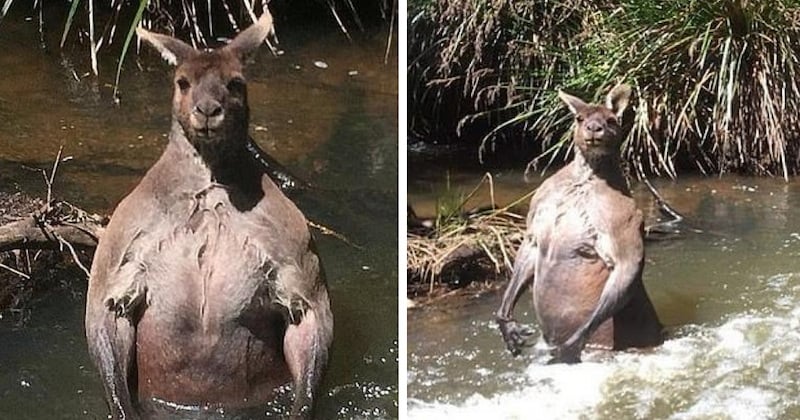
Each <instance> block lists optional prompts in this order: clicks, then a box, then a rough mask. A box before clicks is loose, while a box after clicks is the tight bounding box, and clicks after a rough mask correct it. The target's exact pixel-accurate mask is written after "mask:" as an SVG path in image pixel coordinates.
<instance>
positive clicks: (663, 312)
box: [407, 169, 800, 419]
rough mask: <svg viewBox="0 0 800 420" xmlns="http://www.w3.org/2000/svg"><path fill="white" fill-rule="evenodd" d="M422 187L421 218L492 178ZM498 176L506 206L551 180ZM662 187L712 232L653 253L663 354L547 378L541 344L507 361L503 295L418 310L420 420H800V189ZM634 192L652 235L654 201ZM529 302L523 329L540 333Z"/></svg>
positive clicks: (712, 183)
mask: <svg viewBox="0 0 800 420" xmlns="http://www.w3.org/2000/svg"><path fill="white" fill-rule="evenodd" d="M415 174H416V178H415V179H412V180H410V181H409V202H410V203H411V204H412V205H415V207H416V208H418V209H419V213H421V214H430V213H429V212H430V211H432V209H433V208H434V206H435V203H436V197H437V196H441V195H443V194H445V191H448V187H447V184H448V181H447V179H448V178H449V185H450V186H449V191H450V192H449V193H446V194H452V195H455V196H458V195H460V194H465V193H466V192H468V191H470V190H471V189H472V188H473V186H474V185H475V184H477V182H478V180H479V179H480V176H481V175H480V174H477V173H475V172H469V171H467V172H464V171H458V170H453V171H451V172H450V173H449V176H448V174H447V173H446V172H445V170H443V169H429V170H419V171H416V172H415ZM494 175H495V176H494V180H495V193H496V196H497V197H498V201H499V202H501V203H506V202H508V200H511V199H513V198H516V197H518V196H519V195H521V194H523V193H524V192H527V191H529V190H530V189H531V188H533V187H534V186H535V185H536V184H537V183H538V182H540V180H541V179H540V178H535V179H533V180H531V183H526V182H525V181H524V180H523V176H522V173H521V171H500V172H497V173H495V174H494ZM655 184H656V186H657V187H658V188H659V189H660V190H661V191H662V193H663V195H664V196H665V198H667V200H668V201H669V202H670V203H672V204H673V205H674V207H676V208H677V209H679V210H680V211H682V212H684V213H685V214H686V215H687V216H688V219H689V225H690V226H692V227H694V228H697V229H698V230H700V231H701V232H699V233H686V234H685V235H683V236H682V237H681V239H679V240H673V241H664V242H655V243H648V244H647V245H646V258H647V260H646V261H647V265H646V267H645V272H644V281H645V286H646V287H647V290H648V292H649V294H650V296H651V298H652V300H653V303H654V305H655V307H656V310H657V311H658V314H659V316H660V318H661V320H662V322H663V323H664V324H665V325H666V326H667V327H668V330H669V338H668V340H667V341H666V342H665V343H664V345H663V346H661V347H659V348H656V349H653V350H648V351H639V352H636V351H630V352H618V353H614V354H609V353H606V352H600V351H588V352H586V353H584V363H582V364H578V365H574V366H566V365H547V364H546V362H547V361H548V360H549V354H548V348H547V346H546V345H545V344H544V342H543V341H542V340H541V338H539V339H538V341H537V343H536V345H535V346H534V347H533V348H532V349H530V351H528V353H527V354H525V355H523V356H522V357H519V358H513V357H511V356H510V355H509V354H508V353H507V351H506V350H505V347H504V345H503V342H502V339H501V337H500V333H499V331H498V330H497V329H496V327H495V324H494V322H493V315H492V314H493V312H494V311H495V310H496V308H497V307H498V305H499V303H500V298H501V293H502V290H500V291H498V292H495V293H491V294H488V295H481V296H480V297H475V298H471V299H470V298H467V299H458V300H455V301H451V302H449V303H448V304H444V305H438V306H436V307H425V308H421V309H413V310H409V311H408V343H409V344H408V365H409V372H408V375H407V379H408V396H409V403H408V407H409V414H410V416H409V417H410V418H415V419H445V418H509V419H530V418H536V419H628V418H631V419H632V418H641V419H752V418H758V419H772V418H774V419H789V418H800V400H798V398H797V395H798V393H800V382H798V381H797V372H798V368H800V259H799V258H798V257H800V180H798V179H792V180H790V181H789V182H784V181H783V180H780V179H760V178H759V179H756V178H747V177H736V176H724V177H721V178H718V177H711V178H700V177H691V176H682V177H680V178H679V179H678V180H677V181H675V182H672V181H667V180H657V181H656V182H655ZM634 187H635V196H636V199H637V201H638V203H639V205H640V206H641V208H642V209H643V210H644V211H645V213H646V214H647V219H648V221H654V220H655V218H656V217H657V216H658V215H657V212H656V209H655V206H654V205H653V200H652V198H651V197H650V195H649V193H648V192H647V190H646V189H645V188H643V187H642V186H641V185H636V184H635V185H634ZM487 196H488V194H482V195H481V198H479V199H477V200H475V201H474V204H481V202H483V203H486V202H488V198H486V197H487ZM524 296H525V297H523V299H522V300H521V301H520V305H518V306H517V310H516V317H517V319H518V320H520V321H522V322H524V323H526V324H528V325H531V326H533V327H534V329H536V325H535V324H536V323H535V320H534V318H535V317H534V315H533V312H532V308H531V307H532V302H531V298H530V294H525V295H524ZM537 334H538V330H537Z"/></svg>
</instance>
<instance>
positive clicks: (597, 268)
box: [534, 259, 614, 348]
mask: <svg viewBox="0 0 800 420" xmlns="http://www.w3.org/2000/svg"><path fill="white" fill-rule="evenodd" d="M541 274H542V275H541V276H540V277H537V278H536V279H535V280H534V306H535V310H536V316H537V318H538V320H539V324H540V326H541V328H542V332H543V335H544V338H545V341H547V342H548V344H553V345H559V344H563V343H564V342H565V341H567V339H568V338H569V337H570V336H571V335H572V333H574V332H575V331H576V330H577V329H578V327H580V326H581V325H582V324H583V323H584V322H586V321H587V320H588V319H589V317H590V316H591V314H592V312H593V311H594V309H595V308H596V307H597V303H598V301H599V300H600V294H601V293H602V291H603V287H604V286H605V283H606V280H607V279H608V275H609V270H608V268H607V267H606V265H605V264H604V263H603V262H602V261H600V260H593V261H592V260H583V259H571V260H568V261H557V262H552V263H551V264H549V267H547V269H545V270H541ZM613 337H614V332H613V323H612V322H611V320H609V321H606V322H604V323H603V324H602V325H601V326H600V327H599V328H598V329H597V330H596V331H595V333H594V334H593V335H592V336H591V337H590V339H589V343H591V344H595V345H599V346H602V347H609V348H611V347H613Z"/></svg>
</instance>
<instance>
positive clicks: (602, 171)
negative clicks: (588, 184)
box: [572, 147, 630, 195]
mask: <svg viewBox="0 0 800 420" xmlns="http://www.w3.org/2000/svg"><path fill="white" fill-rule="evenodd" d="M572 167H573V175H574V176H575V178H576V179H578V181H579V182H584V181H588V180H590V179H592V178H597V179H600V180H603V181H605V182H606V184H608V185H609V186H610V187H611V188H614V189H616V190H618V191H620V192H622V193H623V194H625V195H630V191H629V188H628V182H627V180H626V179H625V175H624V174H623V173H622V164H621V161H620V159H619V156H618V155H617V154H616V153H611V154H595V155H593V156H591V157H587V156H584V154H583V152H581V150H580V149H578V148H577V147H576V148H575V159H574V160H573V161H572Z"/></svg>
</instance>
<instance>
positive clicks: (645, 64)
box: [409, 0, 800, 177]
mask: <svg viewBox="0 0 800 420" xmlns="http://www.w3.org/2000/svg"><path fill="white" fill-rule="evenodd" d="M420 3H424V6H422V7H420V8H419V9H418V10H417V11H416V12H412V13H410V15H409V18H410V19H412V18H414V19H417V21H412V22H411V23H410V25H409V28H410V30H411V31H412V33H410V34H409V59H410V61H411V63H412V65H410V66H409V84H410V88H411V89H412V90H413V92H414V93H413V94H412V93H410V94H409V102H410V107H412V108H413V109H414V111H412V112H411V113H410V114H409V115H410V125H411V127H410V129H411V130H413V132H415V133H417V134H418V135H419V136H422V137H425V136H427V135H430V134H435V135H438V136H440V137H441V132H442V131H443V132H444V133H445V134H444V135H445V136H447V135H450V136H451V139H455V141H464V140H465V139H464V138H463V136H462V137H461V138H459V134H463V132H464V130H463V128H464V126H465V125H468V124H474V123H475V122H476V121H479V120H480V118H483V117H484V116H487V115H491V116H492V121H491V123H490V124H486V125H485V127H481V129H480V130H477V132H471V133H470V136H471V138H473V139H479V140H482V141H481V142H478V145H477V147H480V150H481V152H482V153H493V151H494V152H495V153H501V152H502V150H499V149H498V150H495V149H493V147H494V146H496V145H497V144H498V139H502V138H503V137H509V136H510V137H515V138H524V141H526V142H536V143H537V146H538V148H539V151H540V152H542V153H541V155H540V156H538V158H539V161H541V160H542V159H544V160H545V161H546V162H549V161H551V160H552V159H554V158H559V159H560V158H562V157H564V156H565V155H566V153H565V152H566V150H567V148H568V147H569V142H568V141H566V135H567V134H568V131H569V126H570V124H571V121H570V118H569V116H568V115H567V112H566V110H565V109H564V107H563V106H562V105H561V104H560V103H559V101H558V99H557V97H556V96H555V91H556V90H557V89H564V90H567V91H570V92H572V93H575V94H579V95H581V96H584V97H586V98H593V99H596V100H597V99H600V97H601V95H602V94H603V92H605V91H607V90H608V89H609V88H610V87H612V86H613V85H615V84H617V83H620V82H623V81H624V82H627V83H630V84H632V85H633V86H634V89H635V91H636V94H637V97H638V104H637V106H636V108H635V109H636V112H635V115H633V116H632V117H631V118H632V120H631V122H630V123H631V124H632V132H631V136H630V137H629V139H628V141H627V142H626V144H625V146H624V150H623V154H624V156H625V157H626V158H627V160H628V161H629V162H630V163H632V164H633V165H635V166H636V167H637V169H638V171H637V172H640V171H644V172H656V173H660V174H666V175H670V176H675V175H676V173H677V172H678V171H679V170H680V169H691V168H695V169H697V170H699V171H702V172H705V173H711V172H714V173H722V172H727V171H736V172H745V173H754V174H770V175H780V176H784V177H787V176H789V175H790V174H793V173H796V172H797V171H798V169H800V151H799V150H798V146H797V144H798V141H800V130H798V128H799V127H798V113H799V112H800V111H798V110H800V91H798V87H797V82H796V80H797V76H798V71H800V68H798V65H800V64H798V63H800V1H797V0H792V1H789V0H777V1H773V2H763V1H745V0H738V1H735V0H709V1H698V0H675V1H671V2H664V1H656V0H616V1H598V2H589V1H578V0H562V1H542V0H525V1H513V2H512V1H503V0H498V1H493V2H488V3H487V2H482V1H478V0H453V1H447V0H439V1H436V2H420ZM412 4H417V3H414V2H412ZM486 7H489V8H490V9H489V10H486V9H485V8H486ZM482 8H483V9H482ZM487 14H489V15H491V17H487V16H486V15H487ZM455 16H458V19H455ZM458 22H460V23H458ZM470 22H472V23H470ZM431 28H432V29H431ZM425 31H429V32H430V33H429V34H428V36H426V35H425V33H424V32H425ZM419 40H423V41H422V42H424V43H425V45H424V46H425V48H419V44H420V43H421V41H419ZM412 44H414V45H412ZM453 51H456V52H460V54H458V53H456V54H453ZM412 73H413V77H412ZM443 80H446V81H447V83H442V81H443ZM420 92H421V93H424V95H426V96H427V97H433V98H439V99H440V101H439V102H438V103H437V102H435V101H428V102H418V101H417V100H418V99H419V98H420V97H423V96H422V95H420ZM485 92H494V93H498V94H497V95H496V96H495V97H491V98H488V99H490V100H488V101H487V100H486V99H487V97H486V96H485V95H484V93H485ZM446 100H447V101H446ZM454 103H459V104H458V105H453V104H454ZM464 104H466V105H464ZM455 107H461V108H459V111H460V112H456V113H452V110H453V109H454V108H455ZM441 109H447V110H451V114H450V115H446V116H447V117H453V118H454V119H455V121H457V122H456V123H455V124H454V123H453V122H452V121H451V120H448V119H447V118H444V119H440V118H439V117H442V113H441V112H440V110H441ZM412 115H413V118H412V117H411V116H412ZM454 126H456V127H460V128H461V129H462V130H461V133H459V131H458V130H455V129H451V127H454ZM420 127H422V128H423V129H422V130H420ZM430 127H438V128H444V129H443V130H441V131H440V132H438V133H437V132H436V130H434V129H430ZM476 134H477V135H476ZM501 144H502V142H501Z"/></svg>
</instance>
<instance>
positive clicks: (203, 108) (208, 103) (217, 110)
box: [194, 100, 222, 118]
mask: <svg viewBox="0 0 800 420" xmlns="http://www.w3.org/2000/svg"><path fill="white" fill-rule="evenodd" d="M194 112H195V113H196V114H200V115H202V116H204V117H206V118H213V117H217V116H220V115H222V105H220V103H219V102H217V101H214V100H205V101H201V102H199V103H198V104H197V105H195V107H194Z"/></svg>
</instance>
